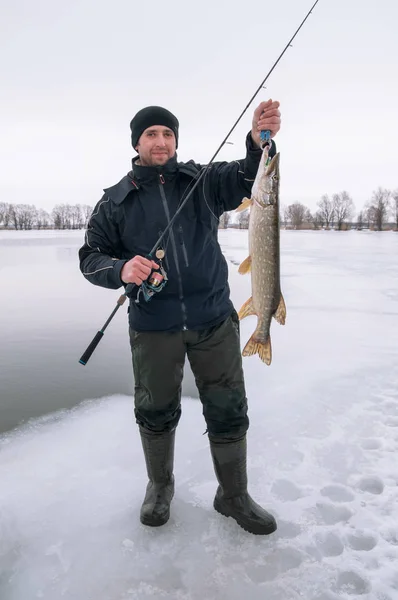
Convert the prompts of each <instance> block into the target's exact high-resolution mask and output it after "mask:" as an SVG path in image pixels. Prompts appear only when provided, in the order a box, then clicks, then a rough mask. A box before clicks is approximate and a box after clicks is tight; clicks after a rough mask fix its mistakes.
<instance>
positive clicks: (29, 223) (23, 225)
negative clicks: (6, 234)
mask: <svg viewBox="0 0 398 600" xmlns="http://www.w3.org/2000/svg"><path fill="white" fill-rule="evenodd" d="M9 215H10V221H11V222H12V223H13V225H14V228H15V229H33V226H34V225H35V223H36V217H37V209H36V207H35V206H33V204H10V211H9Z"/></svg>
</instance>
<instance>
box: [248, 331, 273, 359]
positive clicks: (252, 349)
mask: <svg viewBox="0 0 398 600" xmlns="http://www.w3.org/2000/svg"><path fill="white" fill-rule="evenodd" d="M255 335H256V332H254V333H253V335H252V336H251V338H250V340H249V341H248V342H247V344H246V346H245V347H244V348H243V352H242V356H253V354H258V355H259V357H260V358H261V360H262V361H263V362H264V363H265V364H267V365H270V364H271V360H272V348H271V337H270V336H268V339H267V340H266V341H265V342H259V341H257V340H256V338H255Z"/></svg>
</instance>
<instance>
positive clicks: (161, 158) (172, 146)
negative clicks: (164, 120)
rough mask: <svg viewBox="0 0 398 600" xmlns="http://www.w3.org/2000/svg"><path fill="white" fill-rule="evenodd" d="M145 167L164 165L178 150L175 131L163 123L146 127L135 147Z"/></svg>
mask: <svg viewBox="0 0 398 600" xmlns="http://www.w3.org/2000/svg"><path fill="white" fill-rule="evenodd" d="M135 149H136V151H137V152H138V154H139V155H140V163H141V164H142V165H143V166H144V167H155V166H158V165H164V164H166V163H167V161H168V160H169V159H170V158H172V157H173V156H174V154H175V152H176V138H175V135H174V132H173V131H172V130H171V129H169V128H168V127H164V126H163V125H153V126H152V127H148V129H145V130H144V131H143V133H142V134H141V136H140V139H139V140H138V144H137V146H136V147H135Z"/></svg>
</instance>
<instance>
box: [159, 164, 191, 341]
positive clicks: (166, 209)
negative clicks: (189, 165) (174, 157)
mask: <svg viewBox="0 0 398 600" xmlns="http://www.w3.org/2000/svg"><path fill="white" fill-rule="evenodd" d="M159 180H160V184H159V189H160V196H161V198H162V203H163V208H164V212H165V214H166V219H167V223H170V212H169V207H168V206H167V198H166V194H165V193H164V188H163V185H164V177H163V175H159ZM170 241H171V247H172V249H173V256H174V262H175V265H176V270H177V276H178V291H179V298H180V302H181V310H182V323H183V326H182V328H183V329H184V330H186V329H187V308H186V306H185V301H184V290H183V287H182V278H181V271H180V265H179V262H178V252H177V245H176V241H175V238H174V232H173V228H171V229H170Z"/></svg>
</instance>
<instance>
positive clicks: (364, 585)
mask: <svg viewBox="0 0 398 600" xmlns="http://www.w3.org/2000/svg"><path fill="white" fill-rule="evenodd" d="M335 589H336V592H338V593H343V594H348V595H349V596H362V595H363V594H368V593H369V592H370V589H371V587H370V583H369V581H367V580H366V579H364V578H363V577H361V576H360V575H358V574H357V573H354V571H342V572H341V573H340V574H339V576H338V577H337V581H336V584H335Z"/></svg>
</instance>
